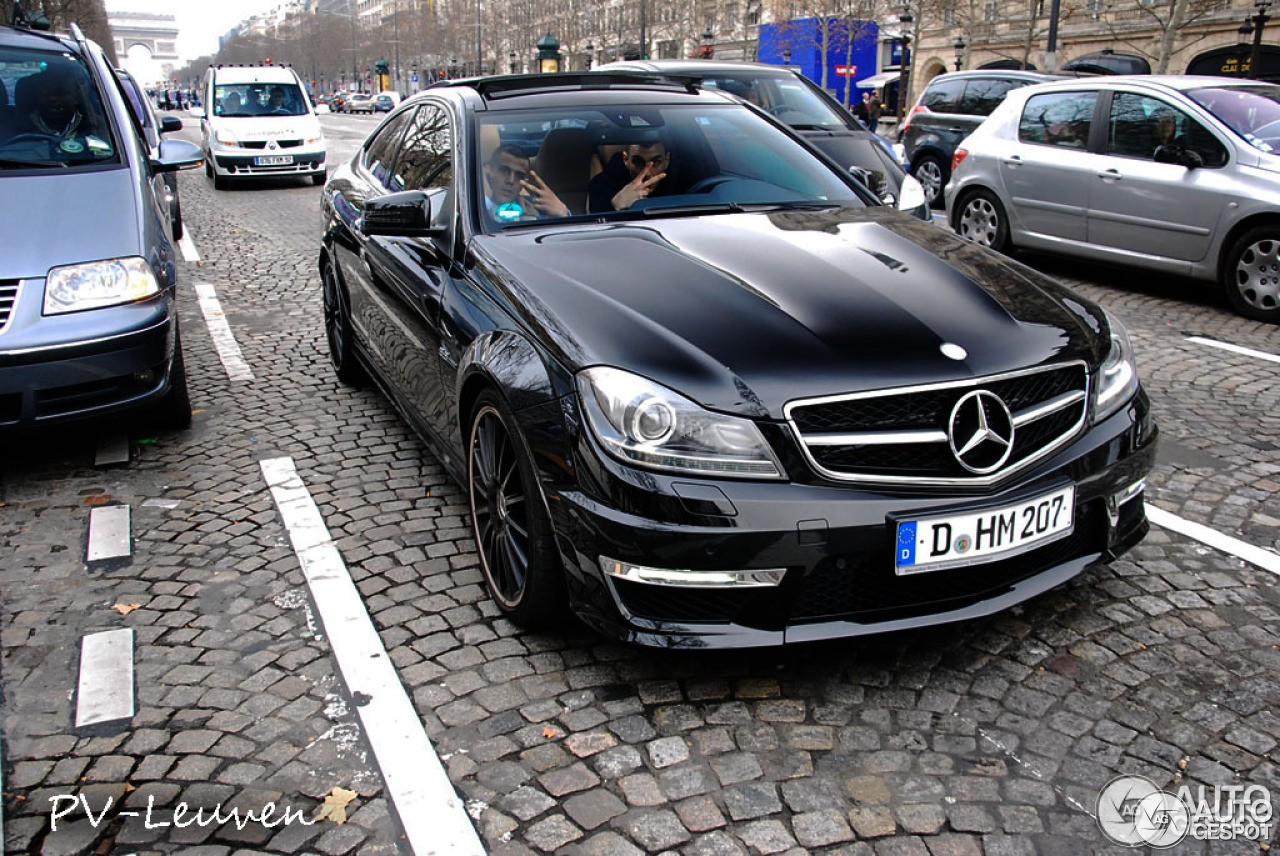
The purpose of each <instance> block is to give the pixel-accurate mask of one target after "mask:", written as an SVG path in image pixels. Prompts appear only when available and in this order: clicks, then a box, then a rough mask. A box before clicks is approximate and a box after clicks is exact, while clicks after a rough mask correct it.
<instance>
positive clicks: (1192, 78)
mask: <svg viewBox="0 0 1280 856" xmlns="http://www.w3.org/2000/svg"><path fill="white" fill-rule="evenodd" d="M1082 84H1083V85H1085V86H1087V87H1090V88H1098V89H1108V88H1112V87H1124V86H1130V87H1138V88H1140V89H1148V90H1152V91H1155V92H1164V93H1165V94H1172V93H1175V92H1189V91H1191V90H1193V89H1204V88H1206V87H1214V88H1221V87H1232V88H1242V87H1243V88H1257V87H1265V86H1274V85H1275V84H1273V83H1267V82H1266V81H1263V80H1251V79H1247V78H1238V77H1219V76H1216V75H1207V74H1202V75H1192V74H1101V75H1089V76H1087V77H1072V78H1066V79H1061V80H1054V81H1051V82H1047V83H1042V84H1040V85H1038V86H1034V87H1028V89H1032V90H1034V91H1041V90H1046V89H1048V90H1054V89H1078V88H1080V86H1081V85H1082Z"/></svg>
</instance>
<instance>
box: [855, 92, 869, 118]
mask: <svg viewBox="0 0 1280 856" xmlns="http://www.w3.org/2000/svg"><path fill="white" fill-rule="evenodd" d="M870 100H871V93H870V92H864V93H862V100H861V101H859V102H858V103H857V104H855V105H853V115H854V116H856V117H857V119H858V121H859V122H861V123H862V124H864V125H865V124H867V123H868V122H869V121H871V116H870V114H868V113H867V102H868V101H870Z"/></svg>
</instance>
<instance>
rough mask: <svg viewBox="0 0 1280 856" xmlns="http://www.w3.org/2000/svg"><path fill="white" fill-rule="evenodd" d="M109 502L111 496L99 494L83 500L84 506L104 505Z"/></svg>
mask: <svg viewBox="0 0 1280 856" xmlns="http://www.w3.org/2000/svg"><path fill="white" fill-rule="evenodd" d="M110 501H111V494H109V493H99V494H96V495H94V496H86V497H85V498H84V504H85V505H106V504H107V503H108V502H110Z"/></svg>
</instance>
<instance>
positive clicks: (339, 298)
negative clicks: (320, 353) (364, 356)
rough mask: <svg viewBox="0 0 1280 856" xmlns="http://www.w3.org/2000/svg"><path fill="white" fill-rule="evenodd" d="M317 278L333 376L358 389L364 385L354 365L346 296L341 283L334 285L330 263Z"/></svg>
mask: <svg viewBox="0 0 1280 856" xmlns="http://www.w3.org/2000/svg"><path fill="white" fill-rule="evenodd" d="M320 276H321V299H322V300H323V302H324V335H325V339H326V340H327V341H328V344H329V361H330V362H331V363H333V373H334V374H336V375H337V376H338V380H340V381H341V382H342V383H345V384H346V385H347V386H359V385H360V384H361V383H362V382H363V381H364V369H362V368H361V367H360V364H359V363H358V362H357V361H356V355H355V343H354V342H353V340H352V330H351V312H350V309H349V307H348V306H347V298H346V292H344V291H343V290H342V283H341V282H339V281H338V274H337V272H336V271H335V270H334V269H333V264H332V263H326V264H325V266H324V269H323V270H322V271H321V273H320Z"/></svg>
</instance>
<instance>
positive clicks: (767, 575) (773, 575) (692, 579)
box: [599, 556, 787, 588]
mask: <svg viewBox="0 0 1280 856" xmlns="http://www.w3.org/2000/svg"><path fill="white" fill-rule="evenodd" d="M599 562H600V570H601V571H603V572H604V575H605V576H606V577H612V578H614V579H621V580H627V581H629V582H633V583H644V584H646V585H654V586H675V587H677V588H773V587H775V586H778V585H780V584H781V583H782V579H783V577H785V576H786V573H787V569H786V568H769V569H767V570H752V571H747V570H723V571H691V570H677V569H674V568H650V567H646V566H644V565H633V564H632V563H630V562H623V561H620V560H618V559H610V558H609V557H608V556H601V557H600V558H599Z"/></svg>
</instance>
